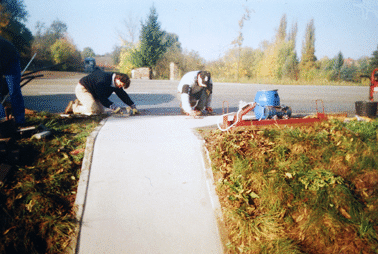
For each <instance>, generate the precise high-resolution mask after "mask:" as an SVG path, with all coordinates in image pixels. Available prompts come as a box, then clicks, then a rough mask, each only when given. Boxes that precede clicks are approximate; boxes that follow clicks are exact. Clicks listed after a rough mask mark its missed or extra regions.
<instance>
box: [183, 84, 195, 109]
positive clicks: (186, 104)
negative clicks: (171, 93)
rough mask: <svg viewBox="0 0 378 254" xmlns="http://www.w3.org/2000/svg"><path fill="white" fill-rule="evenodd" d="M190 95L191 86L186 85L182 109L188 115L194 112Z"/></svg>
mask: <svg viewBox="0 0 378 254" xmlns="http://www.w3.org/2000/svg"><path fill="white" fill-rule="evenodd" d="M189 93H190V87H189V85H184V86H183V87H182V91H181V107H182V109H183V110H184V111H185V112H186V113H190V112H191V111H192V107H191V106H190V99H189Z"/></svg>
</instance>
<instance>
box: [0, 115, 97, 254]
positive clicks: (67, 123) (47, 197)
mask: <svg viewBox="0 0 378 254" xmlns="http://www.w3.org/2000/svg"><path fill="white" fill-rule="evenodd" d="M103 118H104V117H103V116H98V117H90V118H60V117H59V115H54V114H46V113H38V114H35V115H32V116H28V117H27V123H28V126H44V127H45V128H48V129H49V130H50V131H51V133H52V135H51V136H49V137H47V138H46V139H41V140H38V139H32V138H22V139H18V140H17V141H16V145H17V148H19V150H20V158H21V159H20V161H18V162H17V163H16V164H14V165H13V170H12V171H11V173H10V174H8V177H7V179H6V181H5V183H4V184H2V185H0V253H63V251H64V250H65V249H66V248H67V246H68V245H69V243H70V241H71V238H72V234H73V233H74V230H75V227H76V225H77V221H76V215H75V207H74V201H75V197H76V189H77V184H78V180H79V176H80V169H81V163H82V159H83V156H84V150H85V144H86V138H87V136H88V135H89V134H90V133H91V132H92V131H93V130H94V128H95V127H96V126H97V125H98V123H99V122H100V121H101V120H102V119H103Z"/></svg>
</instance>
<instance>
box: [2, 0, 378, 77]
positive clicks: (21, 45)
mask: <svg viewBox="0 0 378 254" xmlns="http://www.w3.org/2000/svg"><path fill="white" fill-rule="evenodd" d="M0 14H1V15H0V35H1V36H3V37H4V38H6V39H8V40H10V41H11V42H12V43H13V44H15V46H16V47H17V49H18V50H19V52H20V55H21V58H22V62H23V63H26V62H27V61H28V60H29V59H30V58H31V56H33V55H34V54H35V53H37V54H36V57H35V61H34V62H33V64H34V65H35V66H36V67H38V66H39V67H42V66H46V65H54V64H62V65H60V66H59V68H60V69H61V70H78V67H81V66H82V65H81V62H82V60H83V58H85V57H94V56H96V54H95V52H94V51H93V49H91V48H90V47H86V48H84V49H83V51H82V52H80V51H79V50H78V49H77V48H76V46H75V44H74V42H73V40H72V39H70V37H69V35H68V33H67V25H66V24H65V23H64V22H62V21H60V20H56V21H54V22H52V24H51V25H50V26H48V27H46V25H45V24H44V23H40V22H38V23H37V25H36V34H35V35H32V33H31V32H30V31H29V30H28V29H27V28H26V26H25V24H24V22H25V21H26V15H27V11H26V10H25V6H24V5H23V2H22V0H3V1H2V2H1V3H0ZM249 15H250V11H249V9H248V8H246V9H245V12H244V14H243V15H242V17H241V19H240V20H239V33H238V36H237V38H235V39H234V40H233V41H232V42H231V43H230V45H231V48H230V49H228V50H227V51H226V52H225V53H224V55H223V56H222V57H220V58H218V59H217V60H214V61H209V62H206V61H205V60H204V59H203V58H202V57H201V56H200V55H199V53H198V52H197V51H194V50H192V51H188V50H186V49H183V48H182V46H181V43H180V41H179V37H178V36H177V35H176V34H174V33H169V32H167V31H164V30H162V29H161V25H160V22H159V21H158V14H157V11H156V8H155V7H154V6H152V7H151V8H150V12H149V14H148V16H147V18H146V20H145V21H142V22H141V23H140V26H139V28H138V25H137V24H136V23H135V22H134V20H133V19H132V18H130V16H129V20H125V29H124V30H125V31H126V36H121V38H122V46H116V47H114V49H113V52H111V53H109V54H110V55H111V57H112V59H113V63H114V65H116V66H117V67H118V69H119V70H120V71H121V72H124V73H127V74H131V70H132V69H135V68H139V67H150V68H151V69H152V72H153V77H154V78H156V79H168V78H169V73H170V70H169V65H170V63H171V62H174V63H175V64H176V65H177V67H178V70H179V74H180V75H183V74H185V73H186V72H188V71H191V70H200V69H207V70H208V71H210V72H211V73H212V77H213V79H214V80H215V81H230V82H235V81H237V82H244V81H245V82H257V83H272V82H273V83H287V82H291V83H296V82H317V83H319V82H320V83H330V82H335V81H336V82H340V81H341V82H344V81H346V82H360V80H361V78H360V76H361V75H370V73H371V71H372V70H373V69H374V68H376V67H378V48H377V50H376V51H374V52H372V56H371V57H366V56H365V57H361V58H360V59H356V60H351V59H344V56H343V54H342V52H339V53H338V54H337V55H336V56H334V57H333V58H328V57H324V58H322V59H317V58H316V55H315V39H316V36H315V22H314V20H313V19H311V20H310V21H309V23H308V24H307V26H306V31H305V36H304V38H303V43H302V50H301V57H300V58H299V56H298V54H297V52H296V40H297V31H298V25H297V23H294V24H292V25H291V27H290V28H288V22H287V17H286V15H285V14H284V15H283V16H282V18H281V20H280V23H279V25H278V29H277V31H276V34H275V36H274V38H273V39H272V40H271V41H267V40H265V41H262V42H261V43H260V46H259V47H258V48H256V49H254V48H251V47H248V46H243V41H244V34H243V27H244V23H245V22H247V21H248V20H249ZM138 34H139V36H138ZM137 38H138V40H137Z"/></svg>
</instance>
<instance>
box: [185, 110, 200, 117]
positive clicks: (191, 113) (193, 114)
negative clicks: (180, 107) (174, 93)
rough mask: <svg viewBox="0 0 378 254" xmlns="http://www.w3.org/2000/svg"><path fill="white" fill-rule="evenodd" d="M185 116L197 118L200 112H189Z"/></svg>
mask: <svg viewBox="0 0 378 254" xmlns="http://www.w3.org/2000/svg"><path fill="white" fill-rule="evenodd" d="M186 114H187V115H189V116H192V117H197V116H200V115H201V114H202V112H201V111H199V110H191V111H189V113H186Z"/></svg>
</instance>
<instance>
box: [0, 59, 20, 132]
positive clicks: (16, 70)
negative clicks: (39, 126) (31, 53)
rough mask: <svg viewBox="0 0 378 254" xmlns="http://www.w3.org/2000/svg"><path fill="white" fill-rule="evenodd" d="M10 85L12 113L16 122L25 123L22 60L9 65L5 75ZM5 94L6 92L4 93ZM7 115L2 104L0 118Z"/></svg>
mask: <svg viewBox="0 0 378 254" xmlns="http://www.w3.org/2000/svg"><path fill="white" fill-rule="evenodd" d="M4 76H5V80H6V82H7V85H8V90H9V97H10V102H11V104H12V115H13V117H14V118H15V120H16V123H18V124H23V123H25V104H24V97H23V96H22V93H21V87H20V82H21V67H20V62H19V61H16V62H15V63H14V64H13V65H12V66H9V71H8V72H7V73H6V74H5V75H4ZM4 96H5V94H4ZM4 117H5V111H4V107H3V105H0V118H4Z"/></svg>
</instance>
